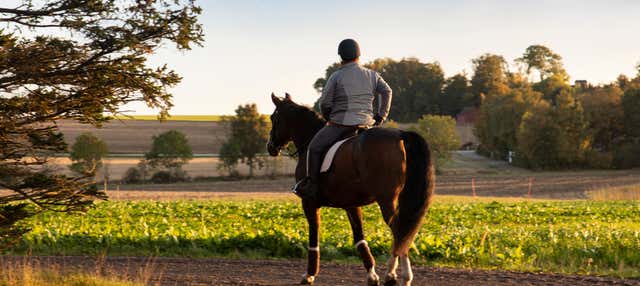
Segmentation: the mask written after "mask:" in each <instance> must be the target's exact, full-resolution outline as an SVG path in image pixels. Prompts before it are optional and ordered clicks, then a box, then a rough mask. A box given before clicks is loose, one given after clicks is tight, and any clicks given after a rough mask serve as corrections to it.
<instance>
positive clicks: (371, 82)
mask: <svg viewBox="0 0 640 286" xmlns="http://www.w3.org/2000/svg"><path fill="white" fill-rule="evenodd" d="M338 54H339V55H340V58H342V63H341V64H342V65H341V66H340V68H339V69H338V70H337V71H336V72H334V73H333V74H331V76H330V77H329V80H327V83H326V85H325V86H324V89H323V90H322V97H321V98H320V110H321V112H322V116H324V118H325V119H326V120H327V124H326V125H325V126H324V127H322V129H320V131H318V133H316V135H315V136H314V137H313V139H312V140H311V142H310V143H309V148H308V150H307V159H306V161H307V177H306V178H305V179H303V180H302V181H300V182H298V183H297V184H296V185H295V186H294V190H293V191H294V192H295V193H296V194H297V195H298V196H300V197H303V198H315V196H316V194H317V192H318V177H319V176H320V163H321V160H322V155H323V154H324V152H325V151H326V150H327V148H329V147H330V146H331V145H332V144H333V143H335V142H336V141H337V140H338V139H340V138H341V137H343V136H344V135H346V134H348V133H349V132H353V131H354V130H355V129H357V128H358V127H370V126H371V125H373V126H377V125H380V124H382V122H384V120H385V119H386V118H387V115H388V114H389V107H390V106H391V88H390V87H389V85H388V84H387V83H386V82H385V81H384V79H382V77H381V76H380V74H378V73H377V72H375V71H373V70H370V69H368V68H365V67H363V66H361V65H360V63H359V60H360V46H359V45H358V43H357V42H356V41H355V40H352V39H345V40H343V41H342V42H340V45H338ZM376 94H377V95H378V96H379V97H378V107H377V109H376V111H375V115H374V108H373V99H374V96H376Z"/></svg>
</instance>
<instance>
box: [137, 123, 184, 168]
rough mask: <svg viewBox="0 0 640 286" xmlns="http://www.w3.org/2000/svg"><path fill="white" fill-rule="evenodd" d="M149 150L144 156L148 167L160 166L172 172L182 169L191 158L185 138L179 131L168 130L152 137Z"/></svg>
mask: <svg viewBox="0 0 640 286" xmlns="http://www.w3.org/2000/svg"><path fill="white" fill-rule="evenodd" d="M152 140H153V144H152V146H151V150H150V151H149V152H147V153H145V154H144V157H145V160H146V161H147V162H148V164H149V166H151V167H153V168H156V167H158V166H162V167H164V168H167V169H170V170H172V171H177V170H179V169H180V168H182V165H184V164H186V163H188V162H189V160H191V159H192V158H193V152H192V151H191V146H190V145H189V141H188V140H187V137H186V136H185V135H184V134H183V133H182V132H180V131H177V130H169V131H167V132H164V133H161V134H159V135H157V136H155V135H154V136H153V139H152Z"/></svg>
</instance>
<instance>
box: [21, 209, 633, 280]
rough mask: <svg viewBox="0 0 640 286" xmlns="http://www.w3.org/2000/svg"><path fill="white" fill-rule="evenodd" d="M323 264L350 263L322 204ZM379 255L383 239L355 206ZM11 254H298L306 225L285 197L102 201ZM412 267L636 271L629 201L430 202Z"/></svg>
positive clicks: (343, 220)
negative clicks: (219, 199) (328, 262)
mask: <svg viewBox="0 0 640 286" xmlns="http://www.w3.org/2000/svg"><path fill="white" fill-rule="evenodd" d="M322 216H323V217H322V223H323V224H322V228H321V237H322V238H321V241H322V243H321V252H322V257H323V260H324V261H327V260H349V261H356V260H357V258H356V256H355V251H354V248H353V243H352V241H351V233H350V228H349V225H348V219H347V217H346V214H345V213H344V212H343V211H341V210H336V209H323V210H322ZM364 218H365V232H366V235H367V239H368V240H369V245H370V247H371V249H372V251H373V253H374V255H376V257H377V258H378V259H379V261H381V259H385V258H386V255H387V253H388V249H389V245H390V243H391V237H390V233H389V230H388V228H387V227H386V226H385V225H384V223H383V221H382V219H381V216H380V214H379V211H378V209H377V207H375V206H369V207H366V208H365V209H364ZM27 224H28V225H29V226H30V227H31V228H32V229H33V231H32V232H30V233H29V234H27V235H26V236H25V237H24V239H23V241H22V242H21V243H20V244H19V245H18V246H17V247H16V248H14V249H13V250H12V252H14V253H21V254H23V253H32V254H35V255H38V254H62V255H64V254H66V255H78V254H83V255H87V254H94V255H101V254H106V255H156V256H189V257H211V256H226V257H243V258H246V257H260V258H302V257H305V255H306V251H305V249H306V241H307V235H306V234H307V226H306V221H305V219H304V216H303V214H302V211H301V207H300V206H299V205H298V204H297V203H295V202H288V201H252V202H241V201H231V202H222V201H173V202H151V201H139V202H130V201H122V202H104V203H99V204H97V206H96V207H95V208H94V209H92V210H91V211H90V212H89V213H88V214H87V215H77V216H72V215H67V214H45V215H41V216H39V217H36V218H34V219H31V220H29V221H28V223H27ZM412 259H413V261H415V263H418V264H428V265H445V266H456V267H478V268H499V269H510V270H525V271H545V272H562V273H581V274H599V275H613V276H619V277H640V203H639V202H637V201H615V202H611V201H608V202H602V201H597V202H596V201H560V202H559V201H524V202H513V201H504V202H495V201H494V202H449V201H445V202H440V203H436V204H435V205H433V206H432V208H431V210H430V211H429V214H428V219H427V222H426V224H425V225H424V226H423V228H422V230H421V231H420V233H419V236H418V238H417V240H416V242H415V247H414V248H413V250H412Z"/></svg>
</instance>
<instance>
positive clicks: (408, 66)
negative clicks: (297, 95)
mask: <svg viewBox="0 0 640 286" xmlns="http://www.w3.org/2000/svg"><path fill="white" fill-rule="evenodd" d="M364 66H366V67H368V68H370V69H373V70H375V71H377V72H379V73H380V74H381V75H382V77H383V78H384V79H385V81H387V83H388V84H389V86H391V88H392V89H393V104H392V105H391V110H390V112H389V118H390V119H392V120H394V121H397V122H416V121H417V120H418V119H420V118H421V117H422V115H424V114H433V115H449V116H455V115H457V114H458V113H460V111H462V109H463V108H464V107H466V106H475V105H477V104H478V102H479V101H478V95H479V94H478V93H473V89H472V85H471V83H470V81H469V80H468V79H467V76H466V75H465V74H457V75H454V76H452V77H449V78H445V76H444V71H443V70H442V67H441V66H440V64H439V63H438V62H433V63H422V62H420V61H419V60H418V59H415V58H406V59H402V60H400V61H395V60H393V59H389V58H385V59H376V60H374V61H373V62H370V63H366V64H364ZM339 68H340V63H334V64H333V65H331V66H329V67H328V68H327V70H326V72H325V77H323V78H319V79H317V80H316V82H315V83H314V88H315V89H316V90H317V91H318V92H322V89H323V88H324V85H325V83H326V81H327V79H328V78H329V76H330V75H331V74H332V73H333V72H335V71H336V70H338V69H339ZM315 107H316V109H317V107H318V102H316V104H315Z"/></svg>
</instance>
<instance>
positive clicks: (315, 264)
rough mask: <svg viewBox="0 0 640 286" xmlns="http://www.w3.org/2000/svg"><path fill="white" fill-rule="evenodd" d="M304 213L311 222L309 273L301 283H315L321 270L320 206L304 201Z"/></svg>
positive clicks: (308, 256)
mask: <svg viewBox="0 0 640 286" xmlns="http://www.w3.org/2000/svg"><path fill="white" fill-rule="evenodd" d="M302 208H303V209H304V215H305V216H306V217H307V222H308V223H309V250H308V252H307V259H308V260H307V273H305V274H304V275H302V282H300V284H308V285H311V284H313V281H314V280H315V277H316V275H318V272H319V271H320V244H319V242H318V240H319V235H318V229H319V228H320V208H319V207H318V206H316V205H315V203H313V202H309V201H307V200H303V201H302Z"/></svg>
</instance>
